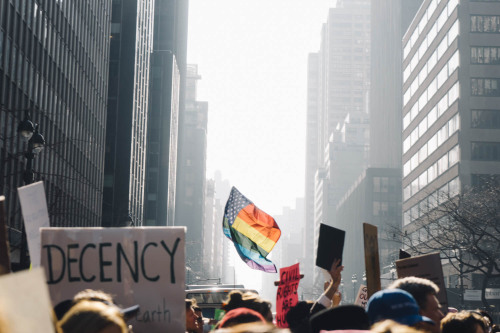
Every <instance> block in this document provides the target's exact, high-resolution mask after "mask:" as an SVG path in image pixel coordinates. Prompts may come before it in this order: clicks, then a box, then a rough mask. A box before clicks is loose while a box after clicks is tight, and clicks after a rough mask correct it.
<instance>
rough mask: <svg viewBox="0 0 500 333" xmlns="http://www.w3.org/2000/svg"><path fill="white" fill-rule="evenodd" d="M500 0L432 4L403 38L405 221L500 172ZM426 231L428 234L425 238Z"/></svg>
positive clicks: (453, 0)
mask: <svg viewBox="0 0 500 333" xmlns="http://www.w3.org/2000/svg"><path fill="white" fill-rule="evenodd" d="M499 19H500V2H498V1H494V2H485V1H458V0H449V1H445V0H441V1H425V2H424V4H423V5H422V7H421V8H420V10H419V12H418V13H417V16H416V18H415V20H414V22H413V23H412V24H411V26H410V28H409V29H408V31H407V33H406V34H405V37H404V39H403V46H404V52H403V56H404V59H403V68H404V71H403V82H404V83H403V93H404V95H403V96H404V97H403V140H404V141H403V177H404V178H403V225H404V228H405V229H406V231H407V232H409V233H411V235H412V236H413V237H414V238H415V239H416V240H417V239H423V237H425V236H424V235H420V231H419V230H414V229H415V228H414V225H415V224H414V223H412V222H413V221H415V220H417V219H419V218H421V217H423V216H425V214H426V213H427V212H428V211H429V209H432V208H433V207H435V206H436V205H438V204H439V202H440V200H442V198H440V195H439V193H446V194H449V195H450V196H453V195H455V194H457V193H459V192H460V190H461V188H464V187H466V186H469V185H475V184H476V182H477V181H478V180H479V179H480V178H481V177H482V176H485V175H486V176H489V175H494V174H498V173H499V171H498V170H500V169H499V166H500V158H499V157H498V156H499V155H498V153H497V151H498V147H500V131H499V130H500V125H499V124H498V121H496V120H495V119H498V118H497V117H498V115H499V114H500V113H499V112H500V111H498V105H497V104H498V103H497V99H498V98H497V97H496V96H500V88H499V85H498V83H500V66H498V64H500V60H499V58H498V56H497V54H498V51H499V50H500V49H499V47H500V43H499V40H498V32H499V31H500V24H499V23H498V22H499V21H498V20H499ZM420 236H422V237H420Z"/></svg>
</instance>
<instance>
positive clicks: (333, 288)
mask: <svg viewBox="0 0 500 333" xmlns="http://www.w3.org/2000/svg"><path fill="white" fill-rule="evenodd" d="M343 269H344V266H341V265H340V259H335V260H334V261H333V264H332V267H331V268H330V271H329V273H330V276H331V277H332V279H331V280H330V286H329V287H328V288H327V289H326V290H325V296H326V297H328V299H331V300H333V298H334V296H335V293H336V292H337V290H338V288H339V285H340V281H341V280H342V275H341V272H342V270H343ZM338 301H339V302H340V300H338Z"/></svg>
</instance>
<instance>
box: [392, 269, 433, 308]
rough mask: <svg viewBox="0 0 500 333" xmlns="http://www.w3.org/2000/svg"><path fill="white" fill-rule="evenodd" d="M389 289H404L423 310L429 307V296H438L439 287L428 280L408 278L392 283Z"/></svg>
mask: <svg viewBox="0 0 500 333" xmlns="http://www.w3.org/2000/svg"><path fill="white" fill-rule="evenodd" d="M387 289H402V290H404V291H407V292H409V293H410V294H411V295H412V296H413V298H415V300H416V301H417V304H418V306H419V307H420V308H421V309H425V308H426V307H427V295H437V293H438V292H439V287H438V286H437V285H436V284H435V283H434V282H432V281H431V280H428V279H423V278H419V277H415V276H408V277H405V278H402V279H398V280H396V281H394V282H393V283H391V284H390V285H389V287H388V288H387Z"/></svg>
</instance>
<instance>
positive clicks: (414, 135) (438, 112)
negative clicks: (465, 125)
mask: <svg viewBox="0 0 500 333" xmlns="http://www.w3.org/2000/svg"><path fill="white" fill-rule="evenodd" d="M459 89H460V88H459V83H458V81H457V82H455V84H454V85H453V86H452V87H451V88H450V90H448V92H447V93H446V94H445V95H444V96H443V97H442V98H441V100H439V102H437V103H436V105H434V107H433V108H432V109H431V110H430V111H429V113H427V115H426V116H425V117H424V119H422V121H420V123H419V124H418V126H416V127H415V129H414V130H413V131H412V132H411V133H410V135H408V136H407V137H406V138H405V139H404V141H403V154H405V153H406V152H407V151H408V150H409V149H410V147H412V146H413V145H414V144H415V143H417V141H418V139H420V138H421V137H422V136H423V135H424V134H425V132H427V130H428V129H429V128H431V126H432V125H434V123H435V122H436V121H437V120H438V119H439V118H440V117H441V116H442V115H443V114H444V113H445V112H446V110H448V108H449V107H450V106H451V105H453V103H454V102H455V101H456V100H457V99H458V97H459ZM415 112H416V111H415ZM415 117H416V115H413V118H415ZM410 119H411V113H410V112H408V113H407V114H406V116H405V117H404V118H403V126H404V128H405V129H406V127H408V125H409V123H410Z"/></svg>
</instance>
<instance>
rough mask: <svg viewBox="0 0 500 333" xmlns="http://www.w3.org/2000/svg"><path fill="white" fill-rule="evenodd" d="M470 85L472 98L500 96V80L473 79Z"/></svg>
mask: <svg viewBox="0 0 500 333" xmlns="http://www.w3.org/2000/svg"><path fill="white" fill-rule="evenodd" d="M470 85H471V95H472V96H490V97H491V96H493V97H496V96H500V79H499V78H489V79H485V78H471V79H470Z"/></svg>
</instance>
